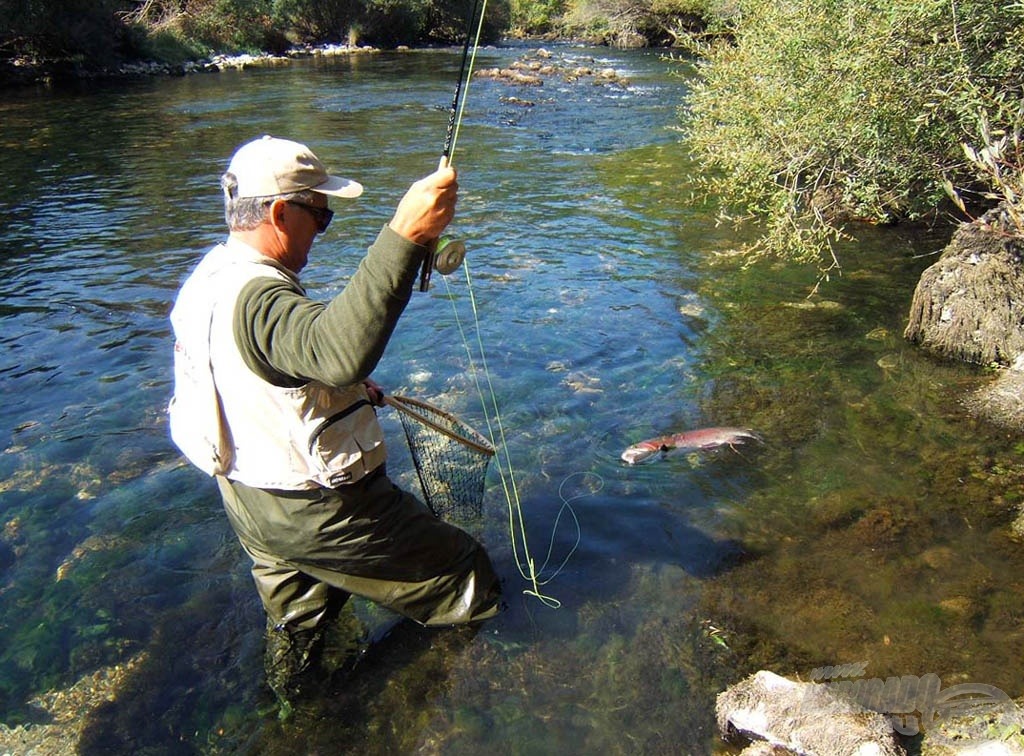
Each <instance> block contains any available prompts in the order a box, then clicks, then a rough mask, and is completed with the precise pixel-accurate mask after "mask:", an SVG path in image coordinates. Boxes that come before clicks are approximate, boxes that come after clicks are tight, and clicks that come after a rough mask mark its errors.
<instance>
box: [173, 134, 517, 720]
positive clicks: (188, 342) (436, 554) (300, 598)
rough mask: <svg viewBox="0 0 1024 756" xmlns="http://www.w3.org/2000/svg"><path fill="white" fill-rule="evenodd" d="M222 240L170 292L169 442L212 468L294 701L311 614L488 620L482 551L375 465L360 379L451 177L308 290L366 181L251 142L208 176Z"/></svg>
mask: <svg viewBox="0 0 1024 756" xmlns="http://www.w3.org/2000/svg"><path fill="white" fill-rule="evenodd" d="M221 186H222V188H223V190H224V207H225V218H226V220H227V225H228V228H229V231H230V233H229V236H228V238H227V240H226V241H225V242H224V243H222V244H218V245H217V246H215V247H214V248H213V249H212V250H210V251H209V252H208V253H207V254H206V256H205V257H204V258H203V260H202V261H201V262H200V263H199V265H198V266H197V267H196V269H195V271H194V272H193V273H192V274H191V275H190V276H189V278H188V280H186V282H185V283H184V285H183V286H182V288H181V291H180V292H179V294H178V297H177V300H176V302H175V305H174V309H173V311H172V313H171V322H172V325H173V327H174V334H175V345H174V357H175V360H174V362H175V388H174V398H173V399H172V400H171V405H170V420H171V435H172V437H173V438H174V441H175V443H177V444H178V446H179V447H180V448H181V450H182V451H183V452H184V453H185V455H186V456H187V457H188V458H189V459H190V460H191V461H192V462H193V463H194V464H196V466H198V467H199V468H200V469H202V470H204V471H205V472H207V473H209V474H211V475H215V476H216V479H217V484H218V486H219V488H220V492H221V496H222V498H223V501H224V507H225V510H226V511H227V515H228V519H229V520H230V522H231V525H232V527H233V528H234V530H235V533H236V534H237V535H238V539H239V541H240V542H241V544H242V547H243V548H244V549H245V551H246V552H247V553H248V555H249V556H250V557H251V559H252V563H253V566H252V575H253V578H254V580H255V583H256V588H257V591H258V592H259V595H260V598H261V600H262V602H263V606H264V608H265V610H266V613H267V656H266V661H267V675H268V682H269V684H270V686H271V687H272V688H273V689H274V692H275V693H277V695H278V697H279V699H280V701H281V703H282V707H284V708H285V709H287V708H290V705H289V703H288V698H289V696H291V695H293V694H294V692H295V687H294V683H295V681H296V677H297V675H298V674H299V673H301V672H302V671H304V670H305V669H306V668H308V667H309V665H310V662H311V657H312V655H313V654H314V653H315V651H316V648H317V646H318V643H319V641H320V639H321V634H322V631H323V626H324V623H325V621H326V620H327V619H329V618H330V617H332V616H333V615H334V614H336V613H337V611H338V609H339V608H340V606H341V605H342V604H344V602H345V601H346V600H347V599H348V597H349V596H350V595H351V594H356V595H359V596H364V597H366V598H369V599H371V600H373V601H375V602H378V603H380V604H382V605H384V606H386V607H388V608H390V609H392V610H394V611H396V612H398V613H399V614H402V615H404V616H406V617H409V618H411V619H413V620H415V621H416V622H419V623H420V624H422V625H427V626H445V625H457V624H465V623H471V622H476V621H479V620H483V619H487V618H489V617H491V616H493V615H495V614H496V613H497V612H498V607H499V595H500V588H499V585H498V579H497V577H496V575H495V573H494V570H493V568H492V566H491V562H490V559H489V558H488V556H487V554H486V552H485V551H484V549H483V548H482V547H481V545H480V544H479V543H477V542H476V541H475V540H474V539H473V538H471V537H470V536H469V535H467V534H466V533H465V532H463V531H462V530H460V529H458V528H456V527H454V526H452V525H449V524H447V523H445V522H443V521H441V520H439V519H438V518H436V517H435V516H434V515H433V513H432V512H431V511H430V509H429V508H428V507H427V506H426V505H424V504H423V503H421V502H420V501H419V500H417V499H416V498H415V497H414V496H412V495H411V494H409V493H407V492H404V491H402V490H400V489H399V488H397V487H396V486H395V485H394V484H393V483H392V482H391V481H390V480H389V479H388V477H387V474H386V472H385V467H384V462H385V449H384V441H383V437H382V431H381V428H380V426H379V424H378V423H377V418H376V410H375V408H374V406H375V405H379V404H380V402H381V399H382V393H381V390H380V388H379V387H378V386H377V385H376V384H375V383H373V382H372V381H370V380H369V375H370V373H371V372H372V370H373V369H374V367H375V366H376V365H377V362H378V361H379V360H380V358H381V356H382V354H383V352H384V348H385V347H386V346H387V343H388V340H389V338H390V337H391V334H392V332H393V330H394V328H395V325H396V323H397V322H398V319H399V316H400V315H401V314H402V312H403V310H404V309H405V306H406V304H408V302H409V299H410V297H411V295H412V289H413V285H414V283H415V280H416V275H417V272H418V270H419V268H420V266H421V263H422V261H423V257H424V255H426V254H429V252H428V244H429V243H430V242H431V240H433V239H436V238H437V237H438V236H439V235H440V234H441V232H442V231H443V230H444V229H445V227H446V226H447V225H448V223H449V222H450V221H451V219H452V217H453V215H454V212H455V202H456V194H457V189H458V185H457V181H456V174H455V171H454V170H453V169H451V168H450V167H447V165H446V164H445V163H444V161H442V164H441V166H440V167H439V168H438V169H437V171H435V172H434V173H432V174H431V175H429V176H427V177H425V178H423V179H421V180H419V181H417V182H416V183H414V184H413V185H412V186H411V187H410V188H409V190H408V191H407V192H406V194H405V196H404V197H403V198H402V200H401V201H400V202H399V205H398V208H397V210H396V211H395V214H394V217H392V219H391V220H390V222H389V223H388V224H387V225H386V226H385V227H384V228H383V229H382V230H381V232H380V234H379V235H378V237H377V240H376V241H375V242H374V243H373V245H371V246H370V248H369V251H368V252H367V254H366V256H365V258H364V259H363V260H362V262H361V263H360V265H359V268H358V270H357V271H356V273H355V274H354V275H353V276H352V279H351V281H350V282H349V284H348V285H347V286H346V287H345V289H344V290H343V291H342V292H341V293H340V294H339V295H338V296H336V297H335V298H334V299H333V300H331V301H329V302H326V303H324V302H317V301H314V300H312V299H309V298H308V297H307V296H306V294H305V291H304V290H303V288H302V286H301V285H300V284H299V279H298V274H299V272H300V271H301V270H302V268H303V267H304V266H305V265H306V262H307V259H308V255H309V251H310V248H311V247H312V244H313V239H314V238H315V237H316V236H317V234H321V233H323V232H324V231H325V230H326V229H327V226H328V224H329V223H330V221H331V217H332V215H333V213H332V211H331V210H329V209H328V197H332V196H333V197H341V198H346V199H351V198H354V197H358V196H359V195H360V194H361V193H362V191H363V188H362V186H361V185H359V184H358V183H356V182H355V181H351V180H349V179H344V178H341V177H338V176H332V175H329V174H328V173H327V170H326V169H325V167H324V165H323V163H322V162H321V161H320V160H319V159H318V158H317V157H316V156H315V155H314V154H313V153H312V152H311V151H310V150H309V148H308V147H306V146H305V145H302V144H299V143H297V142H293V141H290V140H286V139H279V138H274V137H270V136H265V137H263V138H261V139H256V140H254V141H252V142H249V143H247V144H245V145H243V146H242V147H240V148H239V149H238V151H237V152H236V153H235V155H234V157H233V158H232V159H231V163H230V165H229V166H228V169H227V172H226V173H225V174H224V176H223V177H222V179H221Z"/></svg>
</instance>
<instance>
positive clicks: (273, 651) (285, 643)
mask: <svg viewBox="0 0 1024 756" xmlns="http://www.w3.org/2000/svg"><path fill="white" fill-rule="evenodd" d="M322 635H323V632H322V630H321V629H320V628H317V629H315V630H290V629H289V628H288V626H287V625H286V624H283V623H281V624H276V623H274V622H272V621H271V620H270V619H267V632H266V644H267V647H266V652H265V653H264V657H263V663H264V667H265V668H266V675H267V684H268V685H269V686H270V689H271V690H272V691H274V695H276V696H277V700H278V703H279V704H280V706H281V709H280V712H279V713H278V717H279V718H280V719H288V717H290V716H291V713H292V702H293V701H294V700H295V699H296V698H297V697H298V696H299V695H300V694H301V693H302V689H303V686H304V685H305V684H308V683H309V682H310V677H311V674H310V673H311V668H312V667H313V662H314V661H315V660H316V657H317V654H318V653H319V651H320V646H321V640H322Z"/></svg>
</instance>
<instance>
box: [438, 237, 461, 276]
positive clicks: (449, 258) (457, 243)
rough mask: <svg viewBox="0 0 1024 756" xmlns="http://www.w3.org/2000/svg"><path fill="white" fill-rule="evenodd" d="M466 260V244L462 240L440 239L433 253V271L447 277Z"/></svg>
mask: <svg viewBox="0 0 1024 756" xmlns="http://www.w3.org/2000/svg"><path fill="white" fill-rule="evenodd" d="M465 259H466V242H464V241H463V240H462V239H441V241H439V242H438V244H437V252H435V253H434V269H435V270H436V271H437V272H438V273H440V274H441V275H442V276H447V275H450V274H452V273H454V272H455V271H457V270H458V269H459V266H460V265H462V261H463V260H465Z"/></svg>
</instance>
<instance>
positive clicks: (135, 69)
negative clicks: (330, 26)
mask: <svg viewBox="0 0 1024 756" xmlns="http://www.w3.org/2000/svg"><path fill="white" fill-rule="evenodd" d="M400 49H401V48H400ZM377 52H380V48H377V47H371V46H368V45H335V44H327V45H319V46H317V47H307V46H303V47H294V48H292V49H290V50H288V51H287V52H285V53H283V54H281V55H275V54H272V53H257V54H255V55H253V54H249V53H241V54H237V55H228V54H217V55H213V56H210V57H209V58H202V59H200V60H190V61H185V62H183V63H162V62H159V61H146V60H137V61H129V62H125V63H122V64H120V65H118V66H116V67H113V68H90V67H88V66H86V65H84V64H83V63H82V62H81V61H76V60H51V61H31V60H27V59H23V58H16V59H14V60H8V61H0V89H5V88H6V89H10V88H17V87H26V86H44V87H45V86H55V85H59V84H60V83H62V82H71V81H82V80H97V79H119V78H130V77H134V76H187V75H189V74H195V73H216V72H218V71H224V70H230V69H236V70H240V69H246V68H254V67H258V66H276V65H284V64H287V63H289V62H291V61H292V60H296V59H301V58H316V57H333V56H339V55H361V54H371V53H377Z"/></svg>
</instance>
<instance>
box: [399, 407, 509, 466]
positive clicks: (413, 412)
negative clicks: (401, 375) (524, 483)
mask: <svg viewBox="0 0 1024 756" xmlns="http://www.w3.org/2000/svg"><path fill="white" fill-rule="evenodd" d="M382 401H383V402H384V404H386V405H388V406H389V407H393V408H394V409H396V410H398V411H399V412H404V413H405V414H407V415H409V416H410V417H414V418H416V420H418V421H419V422H421V423H423V424H424V425H426V426H429V427H430V428H433V429H434V430H435V431H437V432H438V433H441V434H443V435H445V436H447V437H448V438H450V439H452V440H453V441H458V442H459V443H460V444H462V445H463V446H468V447H469V448H470V449H474V450H476V451H478V452H480V453H481V454H486V455H487V456H488V457H493V456H494V448H493V447H492V446H491V445H490V444H488V443H487V442H486V440H485V439H483V437H481V440H480V441H474V440H473V439H471V438H466V437H465V436H460V435H459V434H457V433H452V432H451V431H450V430H449V429H448V428H445V427H444V426H442V425H438V424H437V423H435V422H434V421H433V420H431V419H430V418H429V417H427V416H426V415H424V414H422V413H420V412H417V409H423V410H429V411H430V412H436V413H437V414H438V415H441V416H442V417H444V418H445V419H447V420H450V421H451V422H452V423H453V424H458V425H463V426H465V425H466V424H465V423H464V422H462V421H461V420H460V419H459V418H458V417H456V416H455V415H453V414H452V413H451V412H446V411H444V410H443V409H441V408H439V407H435V406H434V405H432V404H427V403H426V402H423V401H420V400H419V399H412V398H410V397H408V396H384V397H382ZM467 427H468V426H467ZM470 430H472V429H470ZM473 432H474V433H475V432H476V431H473Z"/></svg>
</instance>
